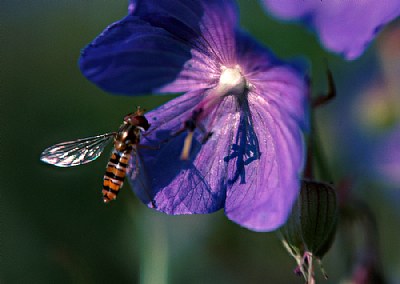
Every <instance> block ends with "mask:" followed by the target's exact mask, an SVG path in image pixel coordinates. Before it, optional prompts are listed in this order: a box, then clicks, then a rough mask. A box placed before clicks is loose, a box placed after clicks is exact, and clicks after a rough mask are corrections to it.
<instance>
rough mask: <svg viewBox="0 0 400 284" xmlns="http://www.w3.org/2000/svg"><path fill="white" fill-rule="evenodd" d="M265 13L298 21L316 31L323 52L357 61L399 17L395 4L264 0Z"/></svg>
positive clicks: (399, 4)
mask: <svg viewBox="0 0 400 284" xmlns="http://www.w3.org/2000/svg"><path fill="white" fill-rule="evenodd" d="M263 3H264V4H265V7H266V9H267V11H268V12H270V13H271V14H272V15H274V16H276V17H278V18H282V19H284V20H300V21H302V22H303V23H305V24H306V25H308V26H309V27H311V28H312V29H313V30H315V31H316V32H317V33H318V35H319V37H320V40H321V42H322V44H323V45H324V46H325V48H326V49H328V50H330V51H333V52H336V53H341V54H342V55H343V56H344V57H345V58H346V59H348V60H353V59H355V58H357V57H359V56H360V55H361V54H362V53H363V51H364V50H365V48H366V47H367V46H368V44H369V42H370V41H371V40H373V38H374V37H375V35H376V34H377V33H378V32H379V30H380V29H381V28H382V27H383V26H384V25H385V24H386V23H388V22H390V21H391V20H393V19H395V18H396V17H398V16H399V15H400V1H398V0H382V1H375V0H364V1H359V0H335V1H332V0H321V1H320V0H303V1H301V0H280V1H277V0H263Z"/></svg>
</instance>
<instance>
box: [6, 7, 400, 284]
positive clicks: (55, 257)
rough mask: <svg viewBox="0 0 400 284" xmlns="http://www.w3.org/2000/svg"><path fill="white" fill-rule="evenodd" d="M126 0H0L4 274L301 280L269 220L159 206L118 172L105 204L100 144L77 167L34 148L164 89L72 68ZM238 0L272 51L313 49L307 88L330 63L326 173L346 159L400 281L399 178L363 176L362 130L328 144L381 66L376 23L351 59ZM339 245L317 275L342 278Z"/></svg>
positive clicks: (113, 120)
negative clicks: (251, 226) (243, 222)
mask: <svg viewBox="0 0 400 284" xmlns="http://www.w3.org/2000/svg"><path fill="white" fill-rule="evenodd" d="M126 2H127V1H125V0H120V1H100V0H98V1H89V0H88V1H76V0H58V1H20V0H14V1H11V0H6V1H2V2H1V11H0V15H1V21H2V24H1V46H0V49H1V55H0V56H1V57H0V60H1V71H0V74H1V82H0V84H1V86H0V88H1V89H0V90H1V101H0V104H1V140H0V142H1V171H0V172H1V184H2V187H1V204H0V218H1V219H0V221H1V223H0V226H1V227H0V233H1V236H0V257H1V263H0V265H1V275H0V280H1V283H109V282H114V283H302V282H303V281H302V279H301V278H300V277H297V276H296V275H294V273H292V271H293V269H294V267H295V262H294V260H293V259H291V258H290V256H289V255H288V253H287V252H286V251H285V250H284V248H283V247H282V246H281V244H280V242H279V240H278V239H277V237H276V235H275V233H255V232H251V231H248V230H246V229H243V228H241V227H239V226H238V225H236V224H234V223H232V222H230V221H229V220H227V219H226V218H225V216H224V214H223V212H222V211H221V212H218V213H215V214H211V215H196V216H166V215H164V214H161V213H158V212H155V211H152V210H151V209H148V208H147V207H145V206H144V205H143V204H141V203H140V202H139V201H138V199H137V198H136V197H135V196H134V194H133V193H132V191H131V190H130V188H129V185H128V184H126V185H125V186H124V188H123V190H122V192H121V194H120V196H119V198H118V200H117V201H116V202H111V204H109V205H107V206H105V205H104V204H103V203H102V200H101V194H100V192H101V185H102V177H103V174H104V170H105V165H106V163H107V160H108V150H106V151H105V152H106V153H105V154H104V155H103V156H101V157H100V158H99V159H98V160H97V161H96V162H93V163H91V164H88V165H85V166H80V167H75V168H66V169H65V168H55V167H51V166H48V165H45V164H42V163H41V162H40V161H39V155H40V153H41V151H42V150H43V149H44V148H46V147H48V146H50V145H52V144H54V143H58V142H62V141H67V140H72V139H76V138H82V137H87V136H91V135H97V134H101V133H105V132H109V131H114V130H115V129H116V127H118V126H119V124H120V122H121V119H122V117H123V116H124V115H125V114H127V113H129V112H131V111H132V110H134V109H135V108H136V106H137V105H140V106H143V107H144V108H146V109H148V110H150V109H152V108H154V107H156V106H158V105H160V104H162V103H163V102H165V101H167V100H169V99H171V98H172V97H173V96H159V97H156V96H154V97H150V96H143V97H134V98H133V97H123V96H112V95H110V94H106V93H105V92H103V91H102V90H100V89H98V88H97V87H95V86H94V85H93V84H91V83H90V82H89V81H87V80H86V79H85V78H84V77H83V76H82V74H81V73H80V71H79V68H78V65H77V60H78V58H79V53H80V50H81V49H82V48H83V47H84V46H85V45H86V44H88V43H89V42H90V41H91V40H93V39H94V38H95V37H96V36H97V35H98V34H99V33H100V32H101V31H102V30H103V29H104V28H105V27H106V26H107V25H109V24H111V23H112V22H114V21H116V20H119V19H120V18H122V17H123V16H125V15H126V11H127V3H126ZM239 3H240V8H241V22H242V25H243V26H244V28H245V29H247V30H248V31H250V32H251V33H252V34H253V35H254V36H255V37H256V38H258V39H259V40H260V41H261V42H263V43H264V44H265V45H268V46H269V47H270V48H271V49H272V50H273V51H274V52H275V53H276V54H278V55H279V56H280V57H283V58H290V57H293V56H298V55H303V56H306V57H308V58H309V59H310V66H311V67H310V74H311V76H312V78H313V90H314V92H319V91H323V90H324V89H325V87H326V78H325V68H326V66H327V63H326V62H329V66H330V68H331V69H332V71H333V73H334V75H335V78H336V83H337V89H338V96H339V98H338V99H337V100H336V101H334V102H333V103H332V104H330V105H328V106H326V107H324V109H322V110H318V113H317V121H318V126H319V128H320V130H321V132H322V140H323V142H324V147H325V149H326V151H327V154H328V157H330V160H329V165H330V166H331V172H332V176H333V177H334V179H335V180H334V181H335V182H338V181H339V180H340V179H341V178H342V177H344V176H352V175H353V173H354V172H356V175H357V177H358V179H357V182H356V184H357V185H358V190H356V193H357V196H359V198H361V199H362V200H365V201H366V203H367V204H368V205H369V206H371V208H372V210H373V212H374V213H375V216H376V219H377V221H378V226H379V229H380V231H379V236H380V241H381V243H380V248H381V251H380V252H381V256H382V259H383V267H384V271H385V273H386V276H387V277H388V279H389V282H392V283H400V278H399V276H400V265H399V259H400V257H399V251H400V249H399V244H398V236H399V235H400V234H399V233H400V230H399V224H400V222H399V220H400V218H399V216H400V212H399V208H398V206H397V207H396V201H398V200H399V196H400V194H399V188H398V187H397V188H393V186H392V187H383V186H381V183H379V182H373V183H369V181H366V180H363V176H362V175H360V174H359V173H358V172H357V169H358V168H357V167H358V166H357V165H358V164H357V163H354V164H353V162H354V159H355V160H357V157H354V156H351V155H350V156H349V153H350V154H351V153H354V151H353V150H352V149H355V148H357V149H358V150H359V149H360V148H362V149H364V148H363V147H364V146H363V145H364V144H365V143H364V142H365V139H366V138H365V137H364V136H362V135H361V136H360V135H359V136H354V137H353V136H351V137H352V138H351V137H347V138H348V140H346V141H345V142H346V143H348V147H347V144H342V143H341V144H338V143H339V142H343V141H341V140H340V138H339V139H338V137H343V136H342V135H343V134H342V133H339V132H337V129H342V128H343V125H342V123H344V124H345V125H346V126H347V123H350V122H348V121H344V118H346V119H347V118H349V117H350V118H351V117H353V114H354V112H353V111H352V108H351V107H350V105H352V104H354V101H355V99H354V98H358V97H357V96H356V95H357V94H358V93H362V90H364V89H366V88H367V87H368V82H370V81H371V80H374V78H377V77H378V78H382V76H385V73H384V72H382V69H383V68H382V66H381V64H382V62H381V60H380V55H379V54H380V53H379V47H380V46H379V42H380V41H381V36H380V37H379V38H378V40H377V43H375V44H374V45H372V46H371V47H370V48H369V49H368V50H367V52H366V53H365V54H364V55H363V56H362V57H361V58H360V59H359V60H356V61H354V62H345V61H343V60H342V59H340V58H339V57H337V56H335V55H331V54H328V53H326V52H325V51H324V50H323V49H322V48H321V47H320V45H319V43H318V40H317V39H316V38H315V37H314V36H312V35H311V34H310V33H309V32H307V31H306V30H305V29H303V28H301V27H299V26H296V25H290V24H283V23H279V22H277V21H275V20H274V19H272V18H269V17H267V16H266V15H265V14H264V13H263V11H262V10H261V7H260V5H259V3H258V2H257V1H250V0H247V1H246V0H242V1H240V2H239ZM394 26H395V25H394ZM397 27H398V25H397ZM395 28H396V27H395ZM395 93H396V92H395ZM396 94H398V93H396ZM351 96H353V97H351ZM397 99H398V97H397ZM398 101H400V100H398ZM362 105H363V106H365V105H366V104H362ZM368 106H369V105H368V104H367V105H366V107H368ZM372 106H373V105H372ZM370 107H371V106H370ZM397 110H398V109H397ZM366 112H367V113H368V110H367V111H366ZM355 113H356V114H357V112H355ZM386 116H387V112H386V111H385V110H383V111H382V113H381V114H379V115H377V116H371V117H372V118H371V117H370V116H367V118H363V117H361V119H364V120H366V123H365V124H363V125H368V126H367V128H368V127H369V128H368V129H369V130H368V131H367V132H368V133H376V132H377V131H375V130H376V129H384V128H385V127H388V126H387V125H388V123H387V121H388V119H387V118H386ZM397 118H398V117H397ZM368 119H370V120H368ZM356 120H357V119H356ZM374 123H375V124H374ZM355 124H356V126H357V123H355ZM371 124H372V126H371ZM390 125H392V124H391V123H389V126H390ZM346 129H348V128H346ZM371 129H372V130H371ZM374 129H375V130H374ZM350 131H351V129H350ZM361 132H362V131H361ZM371 135H372V134H371ZM374 135H375V134H374ZM351 139H353V140H351ZM363 143H364V144H363ZM367 144H368V143H367ZM338 145H340V147H338ZM354 145H356V147H355V146H354ZM359 151H361V150H359ZM365 151H368V150H365ZM360 153H361V152H360ZM363 153H365V152H363ZM360 155H362V154H360ZM349 157H350V158H349ZM353 170H354V171H353ZM360 180H361V181H360ZM393 200H395V201H393ZM347 249H349V248H346V247H343V246H341V245H340V242H336V243H335V246H334V247H333V249H332V251H331V252H330V253H328V255H327V256H326V258H325V259H324V265H325V268H326V270H327V272H328V274H329V276H330V278H329V280H327V281H326V282H324V283H338V282H340V281H343V280H344V279H345V278H346V277H349V275H350V274H349V273H350V271H351V268H350V267H349V265H347V264H345V262H344V261H343V254H344V252H345V251H346V250H347ZM317 278H318V279H321V276H320V274H319V272H317Z"/></svg>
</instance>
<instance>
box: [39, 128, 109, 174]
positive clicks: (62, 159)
mask: <svg viewBox="0 0 400 284" xmlns="http://www.w3.org/2000/svg"><path fill="white" fill-rule="evenodd" d="M114 136H115V132H111V133H106V134H103V135H97V136H93V137H88V138H82V139H78V140H74V141H68V142H62V143H59V144H56V145H53V146H51V147H49V148H47V149H45V150H44V151H43V152H42V154H41V155H40V160H41V161H43V162H45V163H47V164H50V165H54V166H57V167H72V166H79V165H83V164H86V163H89V162H91V161H94V160H96V159H97V158H98V157H99V156H100V155H101V153H102V152H103V150H104V148H105V147H106V146H107V144H108V143H109V142H110V141H111V139H112V138H113V137H114Z"/></svg>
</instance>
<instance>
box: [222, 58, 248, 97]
mask: <svg viewBox="0 0 400 284" xmlns="http://www.w3.org/2000/svg"><path fill="white" fill-rule="evenodd" d="M221 70H222V72H221V76H220V77H219V83H218V87H217V88H218V93H219V94H220V95H241V94H243V93H244V90H245V88H246V87H247V82H246V79H245V78H244V77H243V75H242V73H241V71H240V67H239V66H238V65H236V66H235V67H233V68H227V67H225V66H222V67H221Z"/></svg>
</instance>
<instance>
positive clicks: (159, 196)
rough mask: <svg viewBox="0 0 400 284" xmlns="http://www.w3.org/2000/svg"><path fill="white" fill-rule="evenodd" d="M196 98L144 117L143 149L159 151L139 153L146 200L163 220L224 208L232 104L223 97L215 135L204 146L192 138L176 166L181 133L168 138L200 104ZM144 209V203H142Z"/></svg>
mask: <svg viewBox="0 0 400 284" xmlns="http://www.w3.org/2000/svg"><path fill="white" fill-rule="evenodd" d="M203 97H204V96H203V94H201V93H199V92H193V93H187V94H185V95H182V96H180V97H178V98H176V99H174V100H172V101H170V102H168V103H167V104H165V105H163V106H161V107H160V108H158V109H156V110H154V111H152V112H149V113H147V114H146V116H147V117H148V119H149V121H150V122H151V123H152V128H151V129H153V130H152V131H151V132H150V133H149V134H148V135H147V136H145V137H143V139H142V143H143V144H144V145H146V146H156V145H158V144H159V142H160V141H167V142H165V143H162V144H161V148H160V149H155V150H152V149H141V153H142V154H143V156H144V161H145V166H146V169H147V170H148V171H147V172H148V175H149V176H150V181H151V185H152V189H151V191H150V192H149V196H150V197H151V199H153V200H154V202H153V203H154V206H155V208H156V209H157V210H159V211H162V212H165V213H168V214H193V213H211V212H214V211H216V210H218V209H221V208H222V207H223V205H224V200H225V191H226V185H227V181H226V179H227V163H226V162H224V157H226V156H227V154H228V151H229V148H230V144H231V143H232V141H231V140H232V139H233V136H234V133H235V131H236V127H235V125H237V118H236V116H235V108H236V102H235V100H234V98H233V97H227V98H226V99H225V100H224V102H222V103H221V105H220V107H219V109H218V122H217V125H216V126H215V129H218V131H216V132H215V133H214V134H213V135H212V136H211V138H210V139H209V140H208V141H207V143H205V144H201V142H200V141H201V140H202V138H203V137H202V135H201V133H196V134H195V137H194V141H193V144H192V149H191V153H192V154H191V159H190V160H189V161H182V160H180V154H181V151H182V148H183V140H184V139H185V137H186V135H187V132H183V133H181V134H180V135H177V136H173V134H174V133H176V132H178V131H179V130H180V129H181V128H182V127H183V125H184V121H185V120H186V119H187V118H189V117H190V116H191V113H192V110H193V109H194V108H195V107H196V106H197V105H198V104H199V102H200V100H201V99H203ZM144 202H145V203H147V204H148V205H149V206H150V207H152V206H153V204H151V203H150V202H149V200H144Z"/></svg>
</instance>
